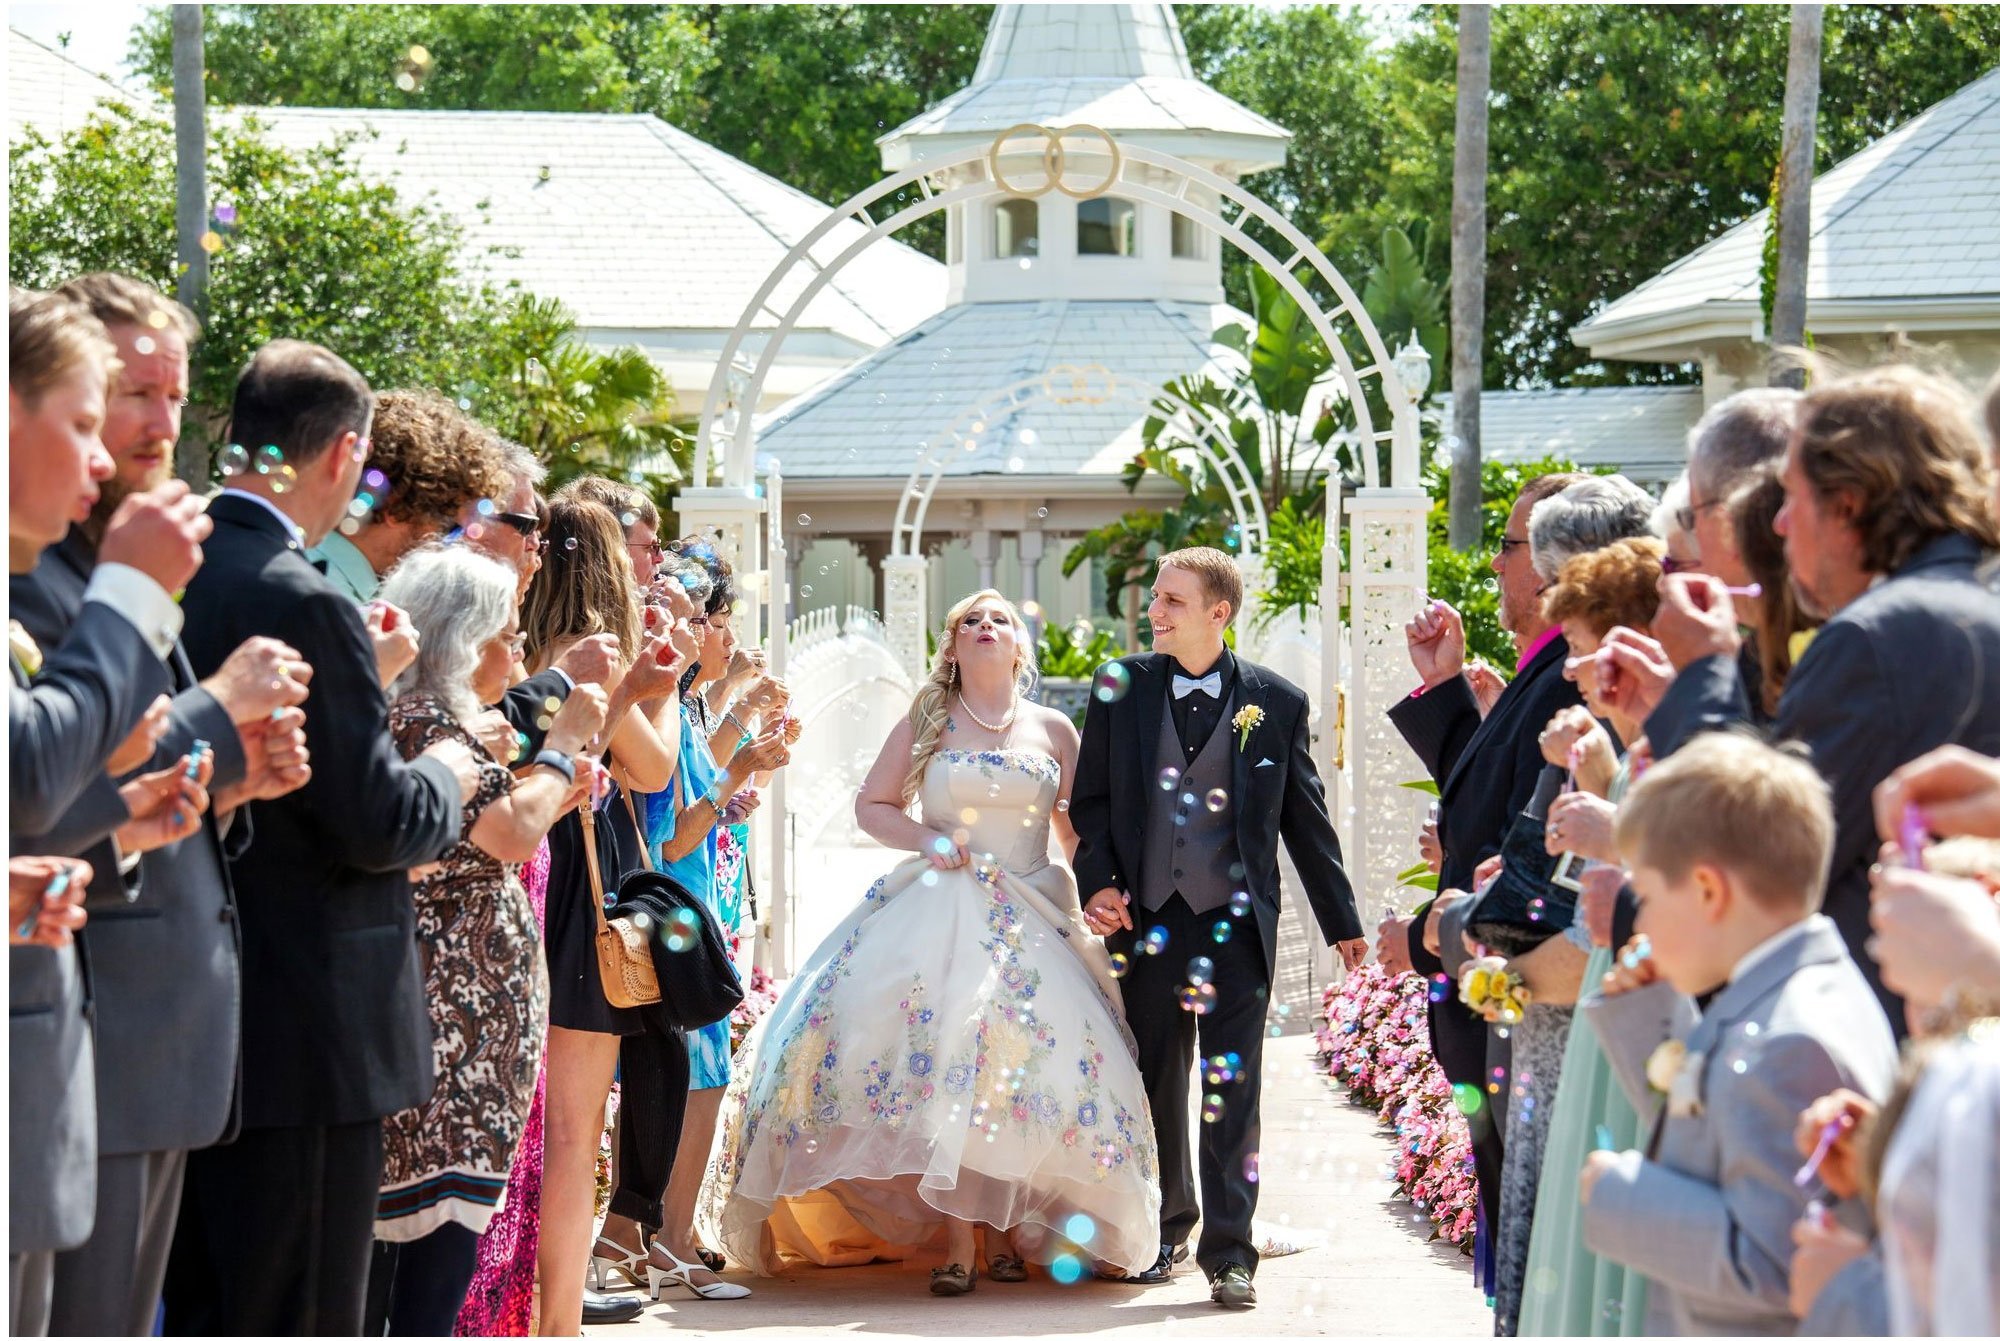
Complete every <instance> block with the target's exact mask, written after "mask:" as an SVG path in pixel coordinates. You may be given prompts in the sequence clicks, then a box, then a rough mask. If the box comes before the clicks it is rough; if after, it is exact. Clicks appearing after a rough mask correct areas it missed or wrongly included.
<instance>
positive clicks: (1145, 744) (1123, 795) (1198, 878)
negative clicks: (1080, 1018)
mask: <svg viewBox="0 0 2000 1341" xmlns="http://www.w3.org/2000/svg"><path fill="white" fill-rule="evenodd" d="M1242 603H1243V583H1242V579H1241V578H1240V577H1239V576H1238V574H1237V570H1236V563H1235V561H1234V560H1233V559H1231V558H1230V557H1229V556H1228V555H1227V554H1224V553H1223V552H1222V551H1221V550H1217V549H1208V548H1198V549H1183V550H1176V551H1174V552H1173V553H1171V554H1164V555H1162V556H1161V557H1160V560H1159V571H1158V574H1157V575H1156V576H1155V578H1154V580H1153V602H1152V606H1151V607H1150V608H1149V609H1148V611H1147V618H1148V619H1149V620H1150V622H1151V624H1152V627H1153V647H1154V649H1155V650H1154V651H1153V652H1152V653H1151V654H1150V655H1145V656H1134V657H1126V658H1125V659H1124V660H1122V661H1119V662H1117V663H1114V664H1115V666H1116V667H1117V669H1112V668H1110V667H1107V668H1106V669H1105V670H1104V671H1103V672H1100V679H1099V681H1098V692H1095V693H1093V694H1092V696H1091V700H1090V705H1089V708H1088V710H1087V712H1086V714H1085V716H1084V722H1083V743H1082V746H1081V750H1080V753H1079V755H1078V758H1077V767H1076V778H1075V783H1074V785H1073V786H1072V788H1071V792H1070V811H1069V817H1070V823H1071V824H1073V825H1074V826H1075V828H1076V834H1077V840H1078V841H1077V849H1076V878H1077V886H1078V888H1079V889H1084V890H1095V891H1096V892H1095V893H1094V894H1092V895H1091V896H1090V899H1089V902H1088V904H1087V905H1086V907H1085V909H1084V918H1085V920H1086V921H1087V922H1089V924H1090V927H1091V929H1092V930H1094V931H1096V932H1097V933H1098V934H1099V935H1101V936H1105V937H1106V938H1107V941H1106V944H1107V947H1108V948H1109V949H1110V950H1111V952H1112V953H1113V954H1115V955H1123V956H1125V958H1126V960H1127V961H1128V962H1129V964H1130V971H1129V972H1128V973H1127V974H1126V976H1125V980H1124V993H1125V1013H1126V1016H1127V1018H1128V1019H1129V1020H1130V1022H1131V1027H1132V1035H1133V1038H1134V1039H1135V1040H1136V1041H1137V1043H1138V1045H1139V1070H1140V1074H1141V1075H1143V1076H1144V1077H1145V1081H1146V1092H1147V1099H1148V1100H1149V1102H1150V1103H1151V1105H1152V1109H1153V1130H1154V1132H1155V1134H1156V1135H1157V1137H1158V1139H1159V1146H1160V1182H1161V1189H1160V1191H1161V1205H1160V1257H1159V1260H1158V1261H1157V1262H1155V1263H1154V1264H1153V1266H1152V1268H1151V1269H1150V1270H1147V1271H1144V1272H1142V1273H1140V1274H1139V1275H1137V1276H1132V1277H1128V1278H1127V1279H1130V1280H1132V1281H1133V1282H1135V1283H1138V1284H1142V1285H1150V1284H1153V1283H1155V1282H1158V1281H1164V1280H1166V1279H1167V1278H1168V1277H1170V1276H1171V1275H1172V1274H1173V1264H1174V1262H1175V1261H1176V1260H1177V1259H1178V1258H1180V1257H1183V1256H1185V1255H1186V1248H1185V1247H1184V1245H1185V1244H1186V1242H1187V1238H1188V1234H1189V1233H1190V1232H1191V1231H1192V1229H1193V1228H1194V1224H1195V1221H1196V1220H1197V1219H1199V1220H1200V1221H1201V1225H1202V1230H1201V1243H1200V1244H1199V1246H1198V1248H1197V1251H1196V1253H1195V1261H1196V1262H1197V1263H1199V1264H1200V1266H1201V1269H1202V1270H1203V1272H1205V1273H1206V1274H1207V1276H1208V1278H1209V1283H1210V1291H1209V1293H1210V1297H1211V1298H1213V1299H1214V1300H1215V1302H1216V1303H1218V1304H1224V1305H1238V1306H1241V1305H1248V1304H1254V1303H1256V1302H1257V1292H1256V1289H1255V1288H1254V1287H1253V1286H1252V1285H1251V1276H1252V1274H1253V1273H1254V1272H1255V1271H1256V1269H1257V1248H1256V1244H1255V1241H1254V1239H1253V1238H1252V1235H1251V1229H1250V1220H1251V1216H1252V1214H1253V1213H1254V1212H1255V1210H1256V1208H1257V1182H1256V1178H1257V1172H1256V1171H1257V1155H1258V1140H1259V1124H1258V1116H1257V1101H1258V1092H1259V1088H1260V1085H1261V1081H1262V1061H1263V1053H1264V1032H1265V1025H1264V1012H1265V1007H1266V1006H1267V1004H1268V1003H1269V1001H1270V996H1271V981H1272V976H1273V968H1274V966H1275V964H1276V962H1277V953H1278V950H1277V946H1278V910H1279V903H1278V839H1279V838H1280V837H1283V839H1284V840H1285V846H1286V848H1287V849H1288V850H1289V851H1290V852H1291V854H1292V862H1293V864H1294V865H1295V866H1297V868H1298V871H1299V875H1300V877H1301V878H1302V879H1303V880H1304V881H1305V887H1306V897H1307V899H1308V900H1310V902H1311V903H1312V908H1313V914H1314V916H1315V917H1316V918H1317V919H1318V921H1319V924H1320V930H1321V932H1322V933H1324V934H1325V936H1326V938H1327V941H1328V943H1329V944H1338V946H1339V947H1340V956H1341V959H1342V960H1343V961H1345V962H1346V963H1347V965H1348V966H1349V967H1350V968H1351V967H1353V966H1354V965H1356V964H1359V963H1360V962H1361V960H1362V958H1363V957H1364V956H1365V955H1366V953H1367V949H1368V943H1367V941H1366V940H1364V939H1362V929H1361V922H1360V919H1359V918H1358V917H1357V916H1356V914H1355V910H1354V893H1353V890H1352V889H1351V888H1349V886H1348V883H1347V874H1346V872H1345V871H1343V870H1342V869H1341V865H1340V840H1339V839H1338V838H1336V837H1335V836H1334V832H1333V825H1332V823H1331V822H1330V821H1329V820H1328V818H1327V813H1326V797H1325V795H1324V793H1323V792H1322V790H1321V788H1320V781H1319V774H1318V773H1317V772H1316V771H1315V770H1314V768H1313V763H1312V757H1311V755H1310V754H1309V753H1308V752H1307V744H1306V713H1307V710H1308V709H1307V703H1306V696H1305V695H1304V694H1303V693H1301V692H1300V691H1299V690H1298V689H1297V688H1295V687H1294V686H1292V685H1290V684H1288V683H1286V682H1285V681H1283V680H1281V679H1279V678H1278V677H1277V676H1275V675H1273V674H1271V673H1270V672H1269V671H1267V670H1264V669H1263V668H1262V667H1259V666H1256V665H1253V664H1252V663H1250V662H1248V661H1244V660H1241V659H1240V658H1237V657H1235V656H1233V655H1231V653H1230V651H1229V649H1228V648H1227V647H1225V646H1224V645H1223V641H1222V634H1223V630H1224V629H1226V628H1228V627H1229V621H1230V620H1231V619H1232V618H1234V617H1235V614H1236V611H1237V609H1238V608H1239V607H1240V606H1241V605H1242ZM1128 683H1129V689H1125V691H1124V692H1122V693H1120V692H1119V691H1120V690H1121V689H1124V687H1125V686H1126V685H1127V684H1128ZM1107 700H1108V701H1107ZM1197 1041H1199V1043H1200V1047H1199V1049H1197V1048H1196V1046H1195V1045H1196V1042H1197ZM1197 1061H1200V1064H1201V1066H1202V1068H1203V1072H1204V1075H1203V1086H1202V1109H1201V1132H1200V1137H1201V1208H1200V1209H1199V1210H1197V1209H1196V1205H1195V1195H1194V1172H1193V1169H1192V1168H1191V1167H1190V1160H1189V1148H1188V1147H1189V1140H1188V1073H1189V1071H1190V1069H1191V1068H1192V1067H1194V1066H1195V1065H1196V1064H1197Z"/></svg>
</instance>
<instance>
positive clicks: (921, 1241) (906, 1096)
mask: <svg viewBox="0 0 2000 1341" xmlns="http://www.w3.org/2000/svg"><path fill="white" fill-rule="evenodd" d="M1060 781H1061V777H1060V769H1059V765H1058V764H1057V763H1056V761H1055V760H1054V759H1052V758H1050V757H1049V756H1048V755H1046V754H1043V753H1041V752H1039V751H1030V750H996V751H982V752H972V751H961V750H942V751H940V752H939V753H938V754H937V756H936V757H935V758H933V759H932V760H931V763H930V765H929V767H928V768H927V769H926V770H925V773H924V783H923V788H922V792H921V797H920V800H921V803H922V812H921V813H922V817H923V823H924V824H925V825H926V826H928V827H929V828H931V829H934V830H936V831H938V832H939V833H950V832H952V831H954V830H958V829H963V830H965V831H966V835H967V836H966V839H965V846H966V849H967V851H969V852H970V853H972V854H973V860H972V861H971V863H969V864H968V865H966V866H962V867H960V868H958V869H956V870H951V871H938V870H934V869H933V868H932V866H931V865H930V862H929V861H928V860H927V859H925V858H924V857H922V856H918V857H913V858H911V859H909V860H907V861H905V862H903V863H902V864H901V865H899V866H897V867H896V869H895V870H893V871H891V872H890V873H889V874H888V875H886V876H884V877H882V879H880V880H878V881H876V882H875V884H874V886H873V887H872V888H871V889H869V890H868V892H867V894H866V896H865V897H864V898H863V899H862V900H861V903H860V905H859V906H858V907H856V908H855V909H854V911H853V912H851V913H850V914H848V916H847V917H846V918H845V919H844V920H843V921H842V922H841V923H840V925H839V926H838V927H836V928H835V929H834V931H833V933H832V934H831V935H829V936H828V937H827V938H826V940H825V941H824V942H823V943H822V944H821V945H820V947H819V948H818V949H817V950H816V951H814V952H813V954H812V956H811V958H810V959H808V960H807V961H806V962H805V963H804V964H803V965H802V966H801V967H800V969H799V972H798V975H797V977H795V978H794V979H793V980H792V983H791V985H790V987H789V988H788V989H787V990H786V992H785V994H784V997H783V998H782V999H781V1000H780V1001H779V1002H778V1004H777V1005H776V1006H775V1007H773V1009H772V1010H771V1012H770V1014H769V1015H767V1016H766V1017H765V1018H764V1020H763V1021H761V1022H760V1023H759V1024H758V1025H757V1027H756V1029H755V1031H754V1032H753V1033H752V1034H751V1035H750V1037H749V1038H748V1039H747V1040H746V1041H745V1043H744V1046H743V1051H742V1053H741V1055H739V1056H738V1057H737V1059H736V1068H735V1076H734V1078H733V1079H732V1080H731V1082H730V1085H729V1090H728V1093H727V1095H726V1096H725V1098H724V1100H723V1108H722V1117H721V1121H720V1124H719V1127H718V1131H717V1137H716V1148H715V1152H714V1155H713V1157H712V1158H711V1160H710V1163H709V1168H708V1171H707V1177H706V1179H705V1180H704V1182H703V1186H702V1192H701V1200H700V1205H699V1208H698V1211H697V1223H698V1225H699V1227H700V1231H701V1234H702V1236H703V1238H704V1239H706V1240H707V1241H708V1242H709V1244H710V1245H711V1246H713V1247H720V1248H721V1249H722V1251H723V1252H724V1253H725V1254H726V1255H727V1257H728V1258H729V1260H730V1261H731V1262H741V1263H743V1264H745V1265H747V1266H749V1267H751V1268H752V1269H753V1270H755V1271H757V1272H759V1273H760V1274H766V1275H768V1274H770V1273H772V1272H775V1271H779V1270H783V1269H784V1268H785V1267H787V1266H789V1265H792V1264H795V1263H799V1262H809V1263H815V1264H818V1265H821V1266H841V1265H854V1264H859V1263H863V1262H868V1261H876V1260H899V1259H901V1258H903V1257H906V1256H910V1255H912V1254H914V1253H916V1252H917V1251H919V1250H921V1249H924V1248H927V1247H930V1246H933V1245H941V1243H942V1240H943V1235H944V1217H946V1216H951V1217H953V1218H956V1219H961V1220H968V1221H977V1222H984V1223H985V1224H988V1225H992V1226H996V1227H998V1228H1002V1229H1012V1230H1014V1231H1015V1233H1014V1243H1015V1247H1016V1249H1017V1251H1019V1252H1020V1253H1021V1254H1022V1255H1023V1256H1026V1257H1028V1258H1029V1259H1030V1260H1036V1261H1042V1262H1051V1261H1055V1260H1056V1259H1057V1258H1059V1257H1062V1256H1064V1255H1073V1256H1074V1257H1076V1258H1078V1259H1096V1260H1098V1261H1101V1262H1106V1263H1110V1264H1113V1265H1116V1266H1119V1267H1123V1268H1124V1269H1125V1270H1127V1271H1131V1272H1137V1271H1142V1270H1144V1269H1145V1268H1147V1267H1149V1266H1151V1265H1152V1264H1153V1261H1154V1259H1155V1258H1156V1257H1158V1256H1159V1251H1160V1246H1159V1245H1160V1239H1159V1216H1160V1193H1159V1177H1158V1155H1157V1151H1156V1149H1155V1146H1154V1141H1153V1122H1152V1116H1151V1114H1150V1112H1149V1111H1148V1109H1147V1106H1146V1090H1145V1086H1144V1085H1143V1084H1142V1083H1141V1081H1140V1078H1139V1068H1138V1064H1137V1063H1136V1061H1135V1060H1134V1051H1133V1046H1132V1042H1131V1035H1130V1033H1129V1032H1128V1031H1127V1029H1126V1027H1125V1022H1124V1016H1123V1007H1122V1004H1121V1002H1120V997H1119V992H1118V984H1117V982H1116V980H1115V979H1114V978H1113V976H1112V972H1111V965H1110V960H1109V957H1108V956H1107V954H1106V953H1105V951H1104V948H1103V945H1102V943H1101V942H1099V941H1098V940H1097V938H1096V937H1094V936H1092V935H1091V934H1090V933H1089V931H1088V930H1087V929H1086V928H1085V926H1084V923H1083V919H1082V914H1081V912H1080V910H1079V908H1078V904H1077V893H1076V881H1075V877H1074V876H1072V875H1071V873H1070V871H1069V870H1068V869H1067V868H1066V867H1063V866H1060V865H1054V864H1051V862H1050V861H1049V858H1048V849H1049V816H1050V813H1051V810H1052V808H1053V806H1054V804H1055V800H1056V796H1057V793H1058V790H1059V784H1060ZM997 1251H1004V1249H1003V1248H1001V1247H1000V1246H999V1245H998V1244H997V1243H992V1242H989V1244H988V1247H987V1249H986V1252H987V1255H991V1254H992V1253H994V1252H997Z"/></svg>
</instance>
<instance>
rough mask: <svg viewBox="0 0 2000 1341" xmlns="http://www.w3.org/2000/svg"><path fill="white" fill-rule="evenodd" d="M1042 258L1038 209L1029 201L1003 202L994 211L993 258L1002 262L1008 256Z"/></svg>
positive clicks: (1039, 212)
mask: <svg viewBox="0 0 2000 1341" xmlns="http://www.w3.org/2000/svg"><path fill="white" fill-rule="evenodd" d="M1041 254H1042V221H1041V210H1040V207H1039V206H1038V205H1037V204H1036V203H1035V202H1034V201H1032V200H1003V201H1001V202H1000V203H999V204H998V205H995V206H994V207H993V255H994V256H995V257H996V258H999V259H1001V260H1005V259H1006V258H1007V257H1009V256H1040V255H1041Z"/></svg>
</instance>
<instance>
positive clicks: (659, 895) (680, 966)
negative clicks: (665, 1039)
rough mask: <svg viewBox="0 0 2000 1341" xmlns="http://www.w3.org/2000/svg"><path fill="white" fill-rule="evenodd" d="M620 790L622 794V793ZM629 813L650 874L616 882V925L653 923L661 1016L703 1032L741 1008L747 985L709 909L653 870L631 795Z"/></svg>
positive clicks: (679, 1026) (628, 876)
mask: <svg viewBox="0 0 2000 1341" xmlns="http://www.w3.org/2000/svg"><path fill="white" fill-rule="evenodd" d="M621 790H622V789H621ZM625 811H626V813H627V814H628V815H630V816H631V817H632V827H633V829H634V830H635V831H636V832H637V833H638V835H639V850H640V852H641V853H642V854H643V856H644V860H645V863H646V869H645V870H643V871H631V872H628V873H627V874H626V875H625V877H624V878H623V879H621V880H620V881H619V882H618V898H617V901H616V902H615V903H614V904H613V905H612V908H611V912H610V914H609V916H610V917H611V919H612V920H614V921H615V920H618V919H632V918H637V917H640V916H643V917H645V918H646V919H648V920H649V921H650V923H651V926H650V933H651V939H650V944H651V947H652V952H653V965H654V969H655V973H656V976H657V977H658V979H659V984H660V1000H659V1006H658V1008H659V1011H660V1013H661V1015H662V1017H663V1018H664V1021H665V1022H666V1023H667V1024H670V1025H671V1026H673V1027H674V1028H676V1029H681V1030H693V1029H705V1028H707V1027H708V1026H709V1025H711V1024H714V1023H716V1022H717V1021H718V1020H726V1019H728V1018H729V1016H730V1015H731V1013H733V1012H734V1011H735V1009H736V1008H737V1007H738V1006H740V1005H742V1004H743V980H742V979H741V978H739V977H737V975H736V965H735V963H734V962H733V961H732V960H731V959H730V957H729V936H728V933H726V932H725V931H723V929H722V923H720V922H718V921H717V920H716V918H715V914H714V913H713V912H711V911H710V910H709V907H708V904H707V903H705V902H704V901H703V900H702V899H701V898H700V897H698V896H697V895H695V894H693V893H692V892H690V891H689V890H688V888H687V887H686V886H685V885H683V884H681V883H680V882H679V881H678V880H675V879H674V878H673V877H672V876H670V875H667V874H665V873H663V872H660V871H656V870H654V869H653V852H652V846H651V844H649V843H647V841H646V830H645V827H644V826H643V825H641V824H640V823H639V814H638V811H637V810H636V809H635V808H634V807H633V805H632V795H631V793H630V792H626V793H625Z"/></svg>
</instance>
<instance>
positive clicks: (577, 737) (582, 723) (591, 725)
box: [544, 684, 611, 755]
mask: <svg viewBox="0 0 2000 1341" xmlns="http://www.w3.org/2000/svg"><path fill="white" fill-rule="evenodd" d="M610 703H611V698H610V695H608V694H606V693H605V692H604V688H603V686H602V685H594V684H580V685H578V686H577V687H576V688H575V689H573V690H571V691H570V695H569V697H568V698H566V699H564V700H563V704H562V707H560V708H558V709H556V716H555V720H554V721H553V722H551V723H549V731H548V735H547V736H546V737H544V743H546V744H547V746H548V747H549V748H550V749H552V750H557V751H560V752H561V753H563V754H568V755H576V754H579V753H581V752H582V751H583V749H584V748H585V747H586V746H588V745H589V744H590V742H591V741H592V740H594V739H596V737H597V733H598V732H600V731H602V730H603V729H604V718H605V713H606V710H607V709H608V707H609V705H610Z"/></svg>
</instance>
